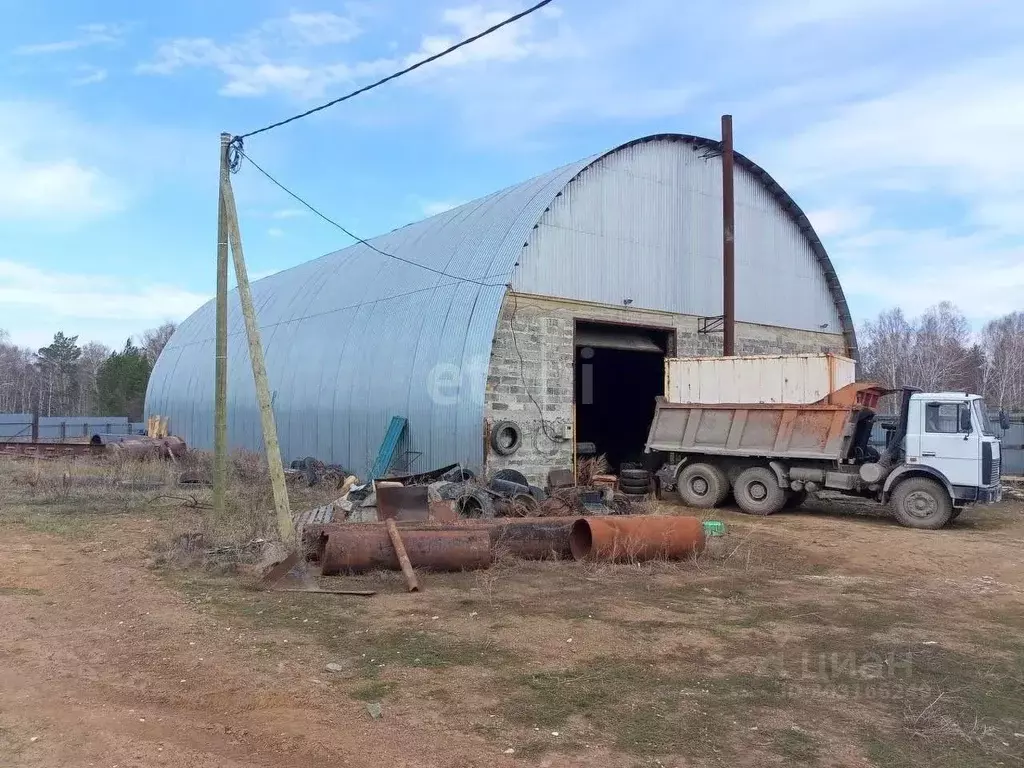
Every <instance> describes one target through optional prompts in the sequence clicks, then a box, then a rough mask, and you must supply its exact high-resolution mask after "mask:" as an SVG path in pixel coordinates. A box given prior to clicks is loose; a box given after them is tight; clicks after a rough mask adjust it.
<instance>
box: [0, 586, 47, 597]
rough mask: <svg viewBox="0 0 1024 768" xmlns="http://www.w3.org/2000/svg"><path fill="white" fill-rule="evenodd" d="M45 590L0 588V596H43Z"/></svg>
mask: <svg viewBox="0 0 1024 768" xmlns="http://www.w3.org/2000/svg"><path fill="white" fill-rule="evenodd" d="M41 594H43V590H41V589H34V588H32V587H0V595H41Z"/></svg>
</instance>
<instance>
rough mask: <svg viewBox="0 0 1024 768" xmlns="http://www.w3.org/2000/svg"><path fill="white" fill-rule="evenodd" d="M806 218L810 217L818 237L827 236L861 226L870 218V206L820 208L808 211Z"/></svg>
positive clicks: (840, 233) (843, 232)
mask: <svg viewBox="0 0 1024 768" xmlns="http://www.w3.org/2000/svg"><path fill="white" fill-rule="evenodd" d="M807 218H808V219H810V221H811V225H812V226H813V227H814V231H815V232H817V233H818V237H825V238H827V237H832V236H834V235H842V234H846V233H848V232H850V231H852V230H857V229H860V228H861V227H863V226H864V225H865V224H867V223H868V220H869V219H870V218H871V208H870V207H868V206H866V205H849V206H835V207H832V208H820V209H818V210H815V211H809V212H808V213H807Z"/></svg>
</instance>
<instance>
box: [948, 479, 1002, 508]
mask: <svg viewBox="0 0 1024 768" xmlns="http://www.w3.org/2000/svg"><path fill="white" fill-rule="evenodd" d="M1002 498H1003V486H1002V485H1001V484H998V483H997V484H996V485H993V486H989V487H988V488H976V487H974V486H972V485H954V486H953V499H954V502H955V503H956V505H957V506H958V507H960V506H964V505H967V504H994V503H996V502H997V501H1001V500H1002Z"/></svg>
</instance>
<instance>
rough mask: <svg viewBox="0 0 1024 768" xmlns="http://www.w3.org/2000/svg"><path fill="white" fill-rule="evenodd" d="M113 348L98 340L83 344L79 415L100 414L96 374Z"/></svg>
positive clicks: (79, 377) (78, 375)
mask: <svg viewBox="0 0 1024 768" xmlns="http://www.w3.org/2000/svg"><path fill="white" fill-rule="evenodd" d="M111 352H112V350H111V349H110V347H108V346H107V345H106V344H100V343H99V342H98V341H90V342H89V343H88V344H83V345H82V356H81V357H80V358H79V359H78V368H77V371H76V376H77V379H78V407H77V408H76V410H75V413H76V415H79V416H98V415H100V411H99V403H100V400H99V394H98V392H97V389H96V375H97V374H98V373H99V370H100V366H101V365H103V363H104V361H105V360H106V359H107V358H108V357H110V354H111Z"/></svg>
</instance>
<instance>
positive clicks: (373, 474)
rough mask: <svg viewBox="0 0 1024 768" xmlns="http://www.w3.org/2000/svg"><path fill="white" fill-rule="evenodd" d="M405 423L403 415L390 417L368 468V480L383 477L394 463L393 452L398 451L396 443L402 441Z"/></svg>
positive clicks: (406, 422)
mask: <svg viewBox="0 0 1024 768" xmlns="http://www.w3.org/2000/svg"><path fill="white" fill-rule="evenodd" d="M406 424H408V421H406V419H405V417H404V416H392V417H391V423H390V424H389V425H388V431H387V432H386V433H385V434H384V440H383V442H382V443H381V444H380V450H379V451H378V452H377V458H376V459H375V460H374V462H373V468H372V469H370V475H369V477H368V478H367V479H368V480H377V479H378V478H381V477H384V475H385V474H387V471H388V470H389V469H391V466H392V465H393V464H394V463H395V454H396V453H397V451H398V444H399V443H400V442H401V441H402V435H403V434H404V433H405V426H406Z"/></svg>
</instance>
